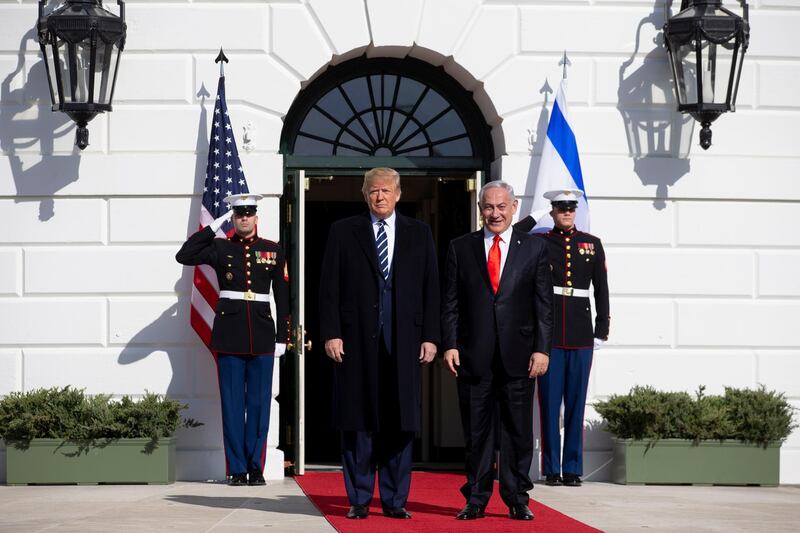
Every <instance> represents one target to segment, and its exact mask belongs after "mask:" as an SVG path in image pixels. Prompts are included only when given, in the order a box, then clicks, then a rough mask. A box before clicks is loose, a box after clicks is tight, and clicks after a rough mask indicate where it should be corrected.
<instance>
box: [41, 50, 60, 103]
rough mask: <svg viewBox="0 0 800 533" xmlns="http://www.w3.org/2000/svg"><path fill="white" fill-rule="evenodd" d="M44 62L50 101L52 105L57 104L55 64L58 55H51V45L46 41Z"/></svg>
mask: <svg viewBox="0 0 800 533" xmlns="http://www.w3.org/2000/svg"><path fill="white" fill-rule="evenodd" d="M44 63H45V65H46V68H47V78H48V82H49V85H50V87H49V88H50V101H51V103H52V104H53V106H56V105H58V103H59V102H58V96H57V95H58V85H57V84H58V78H57V77H56V65H57V63H58V57H54V56H53V46H52V45H51V44H50V43H49V42H48V43H47V44H46V45H45V46H44Z"/></svg>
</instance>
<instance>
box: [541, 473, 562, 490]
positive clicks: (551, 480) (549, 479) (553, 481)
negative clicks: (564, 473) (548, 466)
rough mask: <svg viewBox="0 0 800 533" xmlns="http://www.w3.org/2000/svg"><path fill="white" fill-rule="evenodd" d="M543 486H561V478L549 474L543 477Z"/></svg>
mask: <svg viewBox="0 0 800 533" xmlns="http://www.w3.org/2000/svg"><path fill="white" fill-rule="evenodd" d="M544 484H545V485H550V486H551V487H555V486H557V485H561V478H560V477H559V476H557V475H556V474H550V475H549V476H545V477H544Z"/></svg>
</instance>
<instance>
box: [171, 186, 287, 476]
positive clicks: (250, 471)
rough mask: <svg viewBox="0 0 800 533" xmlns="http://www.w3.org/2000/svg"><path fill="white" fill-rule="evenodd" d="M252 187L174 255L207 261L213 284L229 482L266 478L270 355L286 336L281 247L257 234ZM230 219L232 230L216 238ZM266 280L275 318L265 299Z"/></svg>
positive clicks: (277, 351)
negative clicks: (216, 294) (216, 295)
mask: <svg viewBox="0 0 800 533" xmlns="http://www.w3.org/2000/svg"><path fill="white" fill-rule="evenodd" d="M260 199H261V196H260V195H258V194H234V195H231V196H228V197H227V198H225V202H226V203H227V204H228V205H230V206H231V209H230V210H229V211H228V212H227V213H225V214H224V215H222V216H221V217H219V218H218V219H217V220H215V221H213V222H211V223H210V224H209V225H207V226H206V227H205V228H203V229H202V230H200V231H198V232H197V233H195V234H194V235H192V236H191V237H189V239H188V240H187V241H186V242H185V243H184V244H183V246H182V247H181V249H180V250H179V251H178V253H177V255H176V256H175V259H176V260H177V261H178V262H179V263H181V264H183V265H209V266H211V268H213V270H214V275H215V277H216V278H217V283H218V284H219V288H220V292H219V302H218V303H217V306H216V310H215V311H216V314H215V316H214V326H213V328H212V330H211V346H210V347H211V349H212V350H214V352H216V361H217V370H218V375H219V376H218V377H219V391H220V400H221V403H222V434H223V442H224V444H225V461H226V471H227V473H228V475H229V476H230V477H229V481H228V482H229V484H231V485H264V483H265V482H264V474H263V472H264V461H265V458H266V457H265V452H266V447H267V430H268V429H269V410H270V409H269V408H270V401H271V400H272V370H273V366H274V361H275V359H274V357H273V356H274V355H278V356H280V355H283V352H284V351H285V350H286V341H287V339H288V336H289V283H288V281H289V280H288V271H287V269H286V258H285V255H284V253H283V249H282V248H281V247H280V246H279V245H278V244H277V243H274V242H272V241H268V240H266V239H262V238H260V237H259V236H258V233H257V231H256V227H257V224H258V216H257V215H256V202H257V201H258V200H260ZM231 218H233V229H234V231H233V232H232V233H231V235H230V236H229V237H227V238H217V236H216V234H217V231H219V230H220V228H221V227H222V225H223V224H224V223H225V222H227V221H228V220H230V219H231ZM270 287H271V288H272V292H273V295H274V299H275V307H276V309H275V315H276V316H275V318H274V319H273V317H272V312H271V310H270V304H269V292H270Z"/></svg>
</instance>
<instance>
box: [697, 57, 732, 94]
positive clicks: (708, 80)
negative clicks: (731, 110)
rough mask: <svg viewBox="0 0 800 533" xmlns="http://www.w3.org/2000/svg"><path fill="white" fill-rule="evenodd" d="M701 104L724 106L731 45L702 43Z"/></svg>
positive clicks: (730, 61) (729, 71) (729, 70)
mask: <svg viewBox="0 0 800 533" xmlns="http://www.w3.org/2000/svg"><path fill="white" fill-rule="evenodd" d="M702 61H703V103H704V104H725V103H726V102H727V98H728V81H729V80H730V75H731V67H732V66H733V43H732V42H726V43H723V44H714V43H710V42H707V41H705V42H703V51H702Z"/></svg>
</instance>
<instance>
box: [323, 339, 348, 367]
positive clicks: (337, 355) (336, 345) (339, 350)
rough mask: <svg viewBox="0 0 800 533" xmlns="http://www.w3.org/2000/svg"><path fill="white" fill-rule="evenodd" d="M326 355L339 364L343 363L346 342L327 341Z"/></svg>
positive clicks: (339, 340) (337, 340) (338, 340)
mask: <svg viewBox="0 0 800 533" xmlns="http://www.w3.org/2000/svg"><path fill="white" fill-rule="evenodd" d="M325 354H326V355H327V356H328V357H330V358H331V359H333V360H334V361H336V362H337V363H341V362H342V356H343V355H344V342H342V339H328V340H326V341H325Z"/></svg>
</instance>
